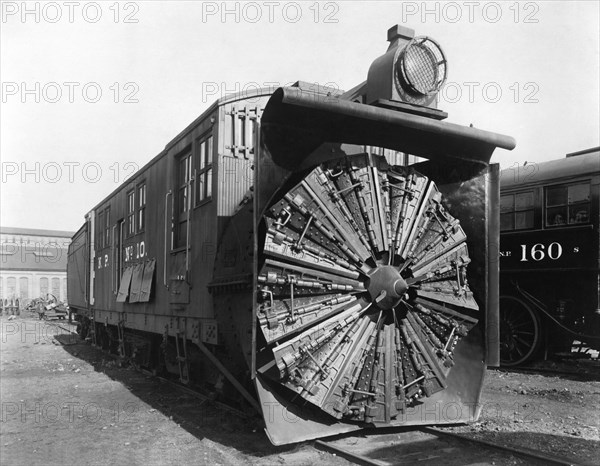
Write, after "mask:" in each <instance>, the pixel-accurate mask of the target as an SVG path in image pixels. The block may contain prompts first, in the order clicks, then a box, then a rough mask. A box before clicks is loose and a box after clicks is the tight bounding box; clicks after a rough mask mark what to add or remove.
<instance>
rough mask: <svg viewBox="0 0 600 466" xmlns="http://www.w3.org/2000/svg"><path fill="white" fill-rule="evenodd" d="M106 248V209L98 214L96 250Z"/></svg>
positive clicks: (100, 210)
mask: <svg viewBox="0 0 600 466" xmlns="http://www.w3.org/2000/svg"><path fill="white" fill-rule="evenodd" d="M102 249H104V209H99V211H98V215H97V216H96V251H100V250H102Z"/></svg>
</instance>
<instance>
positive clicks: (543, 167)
mask: <svg viewBox="0 0 600 466" xmlns="http://www.w3.org/2000/svg"><path fill="white" fill-rule="evenodd" d="M586 174H589V175H600V148H596V149H595V150H593V151H590V152H588V153H585V154H582V155H577V156H573V157H565V158H562V159H557V160H550V161H548V162H541V163H532V164H527V165H524V166H523V165H521V166H519V167H518V168H516V167H508V168H505V169H503V170H502V171H501V172H500V186H501V188H502V190H505V189H513V188H524V187H527V186H533V185H538V184H544V183H548V182H560V181H565V180H567V179H569V178H572V177H579V176H583V175H586Z"/></svg>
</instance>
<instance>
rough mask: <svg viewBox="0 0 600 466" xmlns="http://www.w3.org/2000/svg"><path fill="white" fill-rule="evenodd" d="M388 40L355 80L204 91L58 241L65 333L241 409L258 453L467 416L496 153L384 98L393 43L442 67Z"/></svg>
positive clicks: (490, 332)
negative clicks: (69, 236)
mask: <svg viewBox="0 0 600 466" xmlns="http://www.w3.org/2000/svg"><path fill="white" fill-rule="evenodd" d="M399 31H400V32H399ZM388 34H389V38H390V39H389V40H390V42H392V44H391V45H390V48H389V49H388V52H387V53H386V54H385V55H383V56H382V57H380V58H379V59H377V60H376V61H375V62H374V63H373V65H372V66H371V69H370V71H369V78H368V80H367V82H365V83H362V84H360V85H358V86H356V87H355V88H354V89H352V90H351V91H348V92H347V93H343V94H341V93H339V92H336V91H335V90H333V89H329V88H322V87H318V86H314V85H310V84H305V83H301V82H299V83H297V84H295V85H294V86H290V87H286V88H280V89H277V90H276V91H275V92H273V93H272V90H257V91H256V92H253V93H252V94H238V95H233V96H228V97H225V98H223V99H220V100H219V101H217V102H216V103H215V104H214V105H213V106H211V107H210V108H209V109H208V110H207V111H205V112H204V113H203V114H202V115H201V116H200V117H199V118H198V119H196V120H195V121H194V122H193V123H192V124H191V125H189V126H188V127H187V128H186V129H185V130H184V131H182V132H181V133H180V134H179V135H178V136H177V137H176V138H174V139H173V140H172V141H171V142H170V143H169V144H168V145H167V146H166V147H165V149H164V150H163V151H162V152H161V153H160V154H158V155H157V156H156V157H155V158H154V159H152V160H151V161H150V162H149V163H148V164H147V165H146V166H144V167H143V168H142V169H140V170H139V171H138V172H137V173H136V174H135V175H133V176H132V177H131V178H130V179H128V180H127V181H126V183H124V185H123V186H121V187H119V188H118V189H117V190H115V191H114V192H113V193H112V194H111V195H110V196H108V197H107V198H106V199H104V200H103V201H102V202H101V203H99V204H98V205H96V207H94V209H92V210H91V211H90V212H89V214H88V215H87V217H86V223H85V225H84V226H83V227H82V228H81V229H80V230H79V231H78V232H77V234H76V235H75V237H74V239H73V242H72V244H71V247H70V249H69V270H68V274H69V303H70V305H71V306H72V307H73V308H74V310H75V311H76V313H77V315H78V318H79V320H80V322H81V329H82V333H83V334H84V335H86V336H90V338H92V340H93V341H94V342H95V343H96V344H98V345H102V346H103V347H105V348H107V349H109V350H112V351H118V352H119V353H120V354H121V356H123V357H125V358H127V359H129V360H130V361H132V362H133V363H135V364H137V365H140V366H145V367H149V368H152V369H154V370H157V371H167V372H170V373H173V374H176V375H177V376H178V377H179V378H180V380H181V381H182V382H183V383H189V384H192V385H195V386H198V387H200V388H204V389H210V390H211V391H214V392H215V393H218V394H219V395H220V396H223V397H226V398H229V399H231V398H235V397H237V398H240V399H241V400H242V401H243V402H244V403H246V404H249V405H251V406H252V407H254V408H255V409H256V410H257V411H259V412H260V413H262V415H263V418H264V420H265V424H266V431H267V434H268V435H269V438H270V439H271V441H272V442H273V443H275V444H283V443H290V442H297V441H301V440H305V439H309V438H315V437H319V436H326V435H332V434H335V433H340V432H347V431H351V430H355V429H359V428H361V427H364V426H367V425H368V426H373V425H419V424H429V423H436V424H443V423H456V422H463V421H470V420H473V419H476V418H477V416H478V414H479V411H480V408H481V406H480V405H479V404H478V401H479V396H480V393H481V387H482V382H483V377H484V373H485V368H486V365H487V364H491V365H494V364H497V360H498V354H497V338H498V321H497V317H498V286H497V285H498V266H497V260H496V258H495V256H494V255H493V254H490V251H491V250H494V249H493V246H494V245H496V244H498V218H499V217H498V208H497V200H498V196H499V185H498V167H497V166H496V165H491V164H489V160H490V157H491V155H492V152H493V151H494V149H495V148H496V147H503V148H506V149H512V148H513V147H514V144H515V143H514V140H512V138H509V137H505V136H501V135H498V134H494V133H489V132H486V131H482V130H478V129H475V128H470V127H463V126H459V125H454V124H451V123H446V122H444V121H442V120H443V119H444V118H445V117H446V116H447V115H446V114H445V113H444V112H441V111H439V110H436V109H434V108H430V107H428V106H419V105H414V103H415V102H416V103H418V99H416V98H415V99H416V100H415V102H411V103H409V104H406V103H402V102H399V101H397V100H396V99H398V98H399V97H398V96H397V95H395V94H394V92H395V91H393V92H391V93H390V92H389V90H387V89H386V86H388V85H389V86H392V85H395V84H394V82H395V81H394V79H396V80H397V79H399V78H397V77H396V78H394V76H395V75H394V74H393V73H396V71H393V73H390V71H392V70H395V69H396V68H395V67H396V64H397V62H398V60H399V57H400V54H401V52H402V51H403V50H405V49H407V48H408V47H411V46H412V47H416V49H419V48H421V49H423V50H421V51H424V53H425V55H423V56H425V57H426V58H427V59H428V60H429V59H431V60H432V62H433V63H434V65H435V66H436V67H437V66H443V67H445V61H440V60H439V59H438V58H436V56H435V53H434V52H435V50H436V49H435V46H431V45H428V44H430V43H431V42H432V41H430V40H429V39H426V38H425V39H423V38H421V39H419V38H415V39H414V40H413V35H414V31H410V30H404V29H402V28H400V29H398V28H392V29H391V30H390V31H389V32H388ZM424 44H426V45H424ZM426 46H427V47H431V48H426ZM436 53H437V52H436ZM398 63H399V62H398ZM407 69H408V68H407ZM381 73H388V75H387V77H385V79H375V78H378V77H379V76H380V74H381ZM442 81H443V80H440V81H439V82H436V83H434V84H435V85H436V86H438V88H439V85H441V82H442ZM436 89H437V88H436ZM409 90H410V89H409ZM413 91H414V90H411V91H410V92H413ZM407 92H408V91H407ZM413 93H414V92H413ZM415 95H416V94H415ZM422 97H423V102H424V104H423V105H430V104H431V102H432V101H434V100H435V96H434V95H433V94H431V93H425V94H423V95H422ZM209 141H211V142H209ZM408 154H411V156H409V155H408ZM414 156H416V157H420V159H419V160H421V161H420V162H418V163H414V162H417V159H415V157H414ZM407 163H408V164H410V166H408V167H407V166H406V165H407Z"/></svg>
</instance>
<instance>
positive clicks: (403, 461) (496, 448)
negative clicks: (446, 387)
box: [47, 322, 577, 466]
mask: <svg viewBox="0 0 600 466" xmlns="http://www.w3.org/2000/svg"><path fill="white" fill-rule="evenodd" d="M47 323H48V324H50V325H53V326H55V327H57V328H59V329H61V330H62V331H66V332H69V333H70V334H74V335H77V334H76V332H75V330H74V328H71V327H70V326H69V325H68V324H66V325H65V324H64V323H63V324H61V323H58V322H47ZM77 338H79V337H78V335H77ZM63 344H64V343H63ZM103 353H104V354H106V355H108V356H111V357H113V358H114V359H115V360H118V359H119V357H118V356H116V355H113V354H110V353H107V352H106V351H103ZM134 368H135V369H136V371H137V372H138V373H140V374H142V375H144V376H146V377H151V378H152V379H154V380H156V381H159V382H161V384H166V385H168V386H169V387H171V388H172V389H174V390H176V391H177V392H179V393H185V394H187V395H190V396H192V397H194V398H196V399H197V400H198V401H199V402H200V403H199V405H202V404H205V403H210V404H212V405H214V406H215V407H216V408H220V409H223V410H226V411H228V412H230V413H232V414H235V415H237V416H239V417H242V418H249V417H252V414H249V413H246V412H243V411H240V410H239V409H236V408H235V407H232V406H230V405H228V404H226V403H222V402H219V401H216V400H214V399H212V398H211V397H210V396H207V395H205V394H203V393H200V392H198V391H196V390H194V389H192V388H190V387H187V386H185V385H182V384H181V383H179V382H176V381H173V380H170V379H167V378H164V377H161V376H158V375H156V374H154V373H152V372H150V371H148V370H145V369H141V368H137V367H135V366H134ZM511 370H512V369H511ZM531 371H533V369H531ZM313 446H314V447H315V448H316V449H318V450H322V451H326V452H329V453H331V454H335V455H337V456H339V457H343V458H345V459H347V460H348V461H351V462H353V463H355V464H361V465H368V466H371V465H375V466H388V465H412V464H419V465H420V466H428V465H439V464H444V465H447V466H453V465H456V466H458V465H461V466H462V465H465V464H495V465H503V464H507V465H509V464H510V465H514V464H517V465H518V464H528V465H530V464H531V465H559V466H565V465H576V464H577V463H575V462H573V461H571V460H569V459H566V458H561V457H557V456H556V455H552V456H550V455H548V454H547V453H545V452H541V451H535V450H529V449H524V448H518V447H509V446H506V445H501V444H495V443H492V442H488V441H484V440H478V439H475V438H472V437H466V436H464V435H461V434H456V433H453V432H449V431H446V430H443V429H439V428H434V427H421V428H417V429H415V428H404V429H403V428H389V429H377V430H375V429H372V430H368V429H365V430H363V431H359V432H353V433H351V434H345V435H340V436H336V437H333V438H330V439H325V440H316V441H314V442H313Z"/></svg>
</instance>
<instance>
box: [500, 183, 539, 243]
mask: <svg viewBox="0 0 600 466" xmlns="http://www.w3.org/2000/svg"><path fill="white" fill-rule="evenodd" d="M522 194H531V198H532V201H531V205H530V206H529V207H527V208H517V202H516V200H517V196H518V195H522ZM508 196H511V197H512V209H511V210H510V211H506V212H502V207H501V206H502V198H503V197H508ZM535 198H536V196H535V189H529V190H525V191H517V192H512V193H506V194H501V195H500V206H499V209H500V233H506V232H509V231H527V230H533V229H535V225H536V214H535V206H536V203H535ZM525 212H531V218H532V221H531V226H527V227H525V228H517V214H522V213H525ZM507 214H511V215H512V227H511V228H508V229H502V216H503V215H507Z"/></svg>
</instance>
